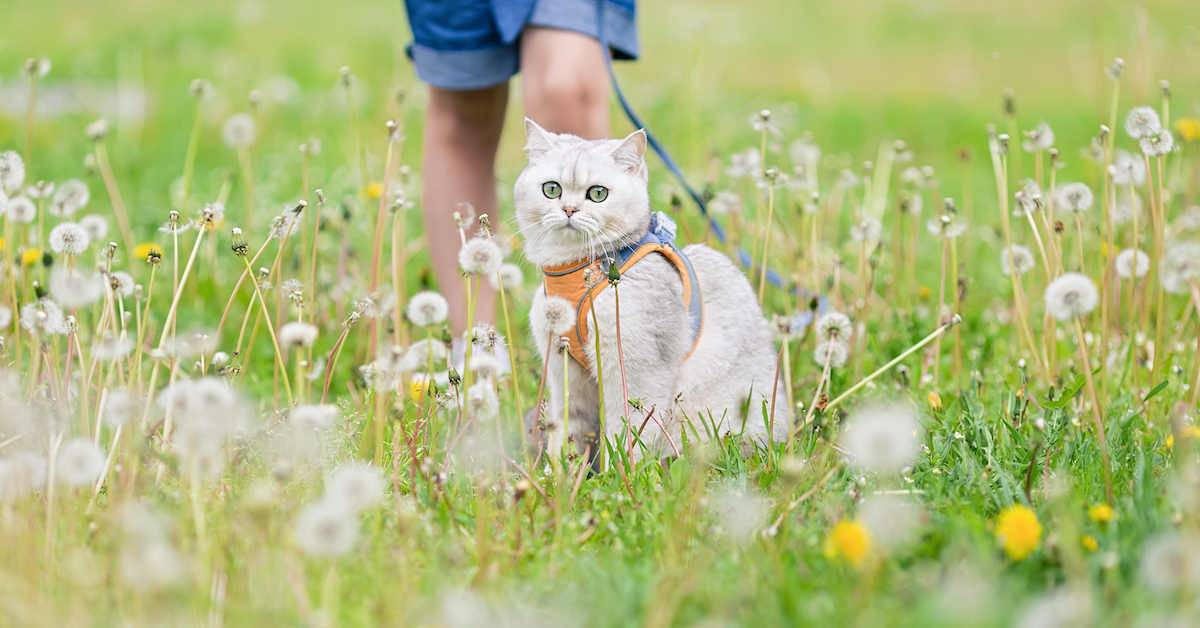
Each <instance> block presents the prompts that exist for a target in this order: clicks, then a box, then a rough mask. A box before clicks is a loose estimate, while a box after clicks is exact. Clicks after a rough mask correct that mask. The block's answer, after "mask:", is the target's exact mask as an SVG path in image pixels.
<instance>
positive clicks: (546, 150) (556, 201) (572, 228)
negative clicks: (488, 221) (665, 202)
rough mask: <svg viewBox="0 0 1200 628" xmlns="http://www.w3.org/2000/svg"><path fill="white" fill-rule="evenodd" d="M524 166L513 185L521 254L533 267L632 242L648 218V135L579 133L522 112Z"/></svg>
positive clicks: (637, 133) (557, 262)
mask: <svg viewBox="0 0 1200 628" xmlns="http://www.w3.org/2000/svg"><path fill="white" fill-rule="evenodd" d="M525 139H526V146H525V149H526V150H527V151H528V153H529V165H528V166H526V167H525V170H524V171H522V172H521V176H520V177H517V184H516V187H515V189H514V190H513V198H514V200H515V202H516V213H517V223H518V224H519V225H520V228H521V235H522V236H523V237H524V239H525V257H526V258H528V259H529V261H530V262H532V263H534V264H537V265H539V266H555V265H560V264H566V263H569V262H574V261H576V260H581V259H589V258H593V257H595V256H597V255H600V254H601V253H603V252H605V251H611V250H613V249H619V248H621V247H624V246H627V245H629V244H633V243H635V242H637V241H638V240H640V239H641V238H642V236H644V235H645V234H646V230H647V229H648V228H649V225H650V195H649V193H648V192H647V190H646V186H647V182H648V173H647V169H646V162H645V161H644V159H643V157H644V156H645V153H646V134H645V132H643V131H640V130H639V131H635V132H634V133H633V134H631V135H630V136H629V137H626V138H625V139H623V140H585V139H583V138H581V137H577V136H574V135H567V134H558V133H550V132H548V131H546V130H545V129H543V128H542V127H540V126H538V125H537V123H536V122H534V121H533V120H530V119H528V118H526V119H525Z"/></svg>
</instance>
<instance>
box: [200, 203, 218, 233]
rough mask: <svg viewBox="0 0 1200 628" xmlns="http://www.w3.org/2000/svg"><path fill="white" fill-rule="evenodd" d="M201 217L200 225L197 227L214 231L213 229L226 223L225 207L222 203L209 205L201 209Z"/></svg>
mask: <svg viewBox="0 0 1200 628" xmlns="http://www.w3.org/2000/svg"><path fill="white" fill-rule="evenodd" d="M199 216H200V224H199V225H197V228H203V227H207V228H209V229H212V228H213V227H215V226H217V225H219V224H221V223H222V222H224V220H225V205H224V204H222V203H208V204H207V205H205V206H204V207H202V208H200V212H199Z"/></svg>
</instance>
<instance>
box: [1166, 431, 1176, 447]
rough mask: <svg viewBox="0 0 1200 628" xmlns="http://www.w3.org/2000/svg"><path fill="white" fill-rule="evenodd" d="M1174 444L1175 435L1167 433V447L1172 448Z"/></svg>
mask: <svg viewBox="0 0 1200 628" xmlns="http://www.w3.org/2000/svg"><path fill="white" fill-rule="evenodd" d="M1174 446H1175V435H1174V434H1168V435H1167V449H1171V448H1172V447H1174Z"/></svg>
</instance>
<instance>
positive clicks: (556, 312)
mask: <svg viewBox="0 0 1200 628" xmlns="http://www.w3.org/2000/svg"><path fill="white" fill-rule="evenodd" d="M575 316H576V315H575V308H574V307H573V306H572V305H571V302H570V301H567V300H566V299H564V298H562V297H545V298H543V299H541V300H539V301H537V302H536V303H534V304H533V308H532V309H531V310H530V311H529V323H530V326H531V327H532V328H533V329H535V330H540V331H541V333H542V334H544V335H545V334H548V335H550V336H553V337H556V338H557V337H559V336H562V335H564V334H566V333H567V332H568V331H570V330H572V329H574V327H575V320H576V319H575Z"/></svg>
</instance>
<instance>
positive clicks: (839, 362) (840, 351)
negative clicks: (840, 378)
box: [813, 340, 850, 369]
mask: <svg viewBox="0 0 1200 628" xmlns="http://www.w3.org/2000/svg"><path fill="white" fill-rule="evenodd" d="M849 357H850V349H849V348H848V347H847V346H846V343H844V342H842V341H840V340H825V341H822V342H821V343H820V344H818V345H817V348H816V349H814V350H813V360H814V361H815V362H816V363H817V364H819V365H820V366H822V367H824V366H825V364H826V361H828V363H829V368H831V369H836V368H841V367H842V366H843V365H845V364H846V359H847V358H849Z"/></svg>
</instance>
